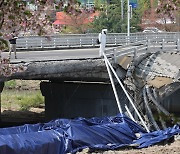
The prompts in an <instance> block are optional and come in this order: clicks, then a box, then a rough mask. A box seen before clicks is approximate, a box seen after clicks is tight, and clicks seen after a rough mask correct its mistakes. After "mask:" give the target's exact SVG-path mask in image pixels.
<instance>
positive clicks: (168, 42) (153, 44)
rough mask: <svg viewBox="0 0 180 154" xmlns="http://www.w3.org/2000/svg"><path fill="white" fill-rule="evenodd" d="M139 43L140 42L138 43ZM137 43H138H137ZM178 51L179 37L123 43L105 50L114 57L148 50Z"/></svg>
mask: <svg viewBox="0 0 180 154" xmlns="http://www.w3.org/2000/svg"><path fill="white" fill-rule="evenodd" d="M139 43H140V44H139ZM138 44H139V45H138ZM174 50H175V51H180V39H179V38H176V39H174V38H173V39H170V38H167V39H150V40H145V41H142V42H139V41H138V42H134V43H132V44H129V45H124V46H120V47H116V48H111V49H108V50H105V53H106V54H109V55H114V59H115V62H116V59H117V58H118V57H121V56H127V55H134V53H135V52H136V54H145V53H148V52H157V51H174Z"/></svg>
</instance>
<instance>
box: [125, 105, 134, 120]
mask: <svg viewBox="0 0 180 154" xmlns="http://www.w3.org/2000/svg"><path fill="white" fill-rule="evenodd" d="M125 109H126V111H127V113H128V114H129V117H130V118H131V119H132V120H133V121H134V122H136V120H135V119H134V117H133V116H132V114H131V112H130V111H129V109H128V107H127V105H126V104H125Z"/></svg>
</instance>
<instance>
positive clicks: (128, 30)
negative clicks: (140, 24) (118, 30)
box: [127, 0, 130, 39]
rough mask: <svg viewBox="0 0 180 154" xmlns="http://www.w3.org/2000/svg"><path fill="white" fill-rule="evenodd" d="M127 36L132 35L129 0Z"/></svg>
mask: <svg viewBox="0 0 180 154" xmlns="http://www.w3.org/2000/svg"><path fill="white" fill-rule="evenodd" d="M127 36H128V39H129V36H130V7H129V0H127Z"/></svg>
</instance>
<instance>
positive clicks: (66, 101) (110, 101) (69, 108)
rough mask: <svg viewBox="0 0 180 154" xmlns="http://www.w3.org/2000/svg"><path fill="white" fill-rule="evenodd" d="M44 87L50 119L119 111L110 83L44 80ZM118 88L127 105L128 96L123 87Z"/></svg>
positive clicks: (46, 111)
mask: <svg viewBox="0 0 180 154" xmlns="http://www.w3.org/2000/svg"><path fill="white" fill-rule="evenodd" d="M40 89H41V92H42V95H43V96H44V97H45V116H46V120H52V119H55V118H77V117H85V118H90V117H94V116H96V117H103V116H113V115H116V114H117V113H119V112H118V107H117V104H116V101H115V98H114V94H113V90H112V87H111V85H110V84H104V83H103V84H102V83H101V84H100V83H73V82H59V83H58V82H41V84H40ZM117 90H118V95H119V96H120V101H122V104H124V102H127V99H126V97H125V95H124V94H123V92H122V90H121V88H120V87H119V86H117ZM122 106H124V105H122ZM123 110H125V109H124V108H123Z"/></svg>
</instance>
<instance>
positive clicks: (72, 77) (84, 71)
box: [0, 33, 180, 129]
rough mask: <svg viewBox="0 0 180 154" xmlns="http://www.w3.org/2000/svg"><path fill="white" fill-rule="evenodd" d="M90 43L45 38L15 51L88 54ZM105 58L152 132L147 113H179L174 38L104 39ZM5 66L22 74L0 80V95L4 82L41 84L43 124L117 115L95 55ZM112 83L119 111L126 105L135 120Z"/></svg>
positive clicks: (179, 37) (90, 38) (179, 42)
mask: <svg viewBox="0 0 180 154" xmlns="http://www.w3.org/2000/svg"><path fill="white" fill-rule="evenodd" d="M96 38H97V35H95V34H89V35H87V34H85V35H67V36H66V35H63V36H52V37H50V38H49V37H48V38H47V37H37V36H32V37H27V38H26V37H25V38H20V39H19V40H18V41H17V42H18V44H17V48H18V50H19V51H18V52H19V53H20V52H22V51H23V52H24V51H27V52H28V51H29V50H32V51H33V50H34V51H33V52H37V50H47V51H46V52H48V53H50V52H51V51H52V50H54V49H56V50H62V49H66V50H68V49H69V50H70V48H73V50H77V49H76V48H85V49H84V50H91V49H90V48H96V49H98V45H97V44H96V43H95V41H96ZM92 50H93V49H92ZM39 54H41V53H39ZM105 55H106V56H107V57H108V60H109V62H110V63H111V65H112V66H113V68H114V70H115V72H116V74H117V75H118V77H119V79H120V80H121V81H122V83H123V85H124V86H125V88H126V90H127V92H128V94H129V96H130V97H131V99H132V100H133V102H134V103H135V105H136V107H137V109H139V110H140V111H141V112H144V111H143V110H146V111H145V112H146V113H148V115H149V117H148V118H149V119H150V121H151V123H153V126H154V127H155V129H158V127H157V126H156V124H155V123H154V120H153V116H152V112H151V109H152V110H155V109H156V108H157V111H158V112H163V113H164V114H165V115H167V116H168V115H170V113H176V114H178V113H179V108H180V104H179V102H178V98H179V94H180V90H179V89H180V84H179V81H180V60H179V59H180V33H158V34H144V33H138V34H131V36H130V37H129V38H127V37H126V36H125V35H124V34H119V35H118V34H109V35H108V36H107V49H106V50H105ZM27 59H28V60H27ZM11 63H12V64H14V65H19V64H22V65H24V66H26V67H27V69H26V70H25V71H24V72H19V73H15V74H12V75H11V76H9V77H1V79H0V82H1V85H2V86H1V90H3V83H4V82H6V81H8V80H13V79H22V80H41V84H40V89H41V92H42V95H43V96H44V98H45V115H46V119H47V120H50V119H54V118H57V117H58V118H75V117H79V116H81V117H92V116H99V117H102V116H110V115H116V114H117V113H118V112H119V110H118V107H117V104H116V100H115V97H114V93H113V90H112V87H111V84H110V79H109V75H108V72H107V68H106V65H105V60H104V58H102V57H99V56H98V54H96V56H93V57H86V56H84V57H82V56H80V58H79V57H78V58H77V57H76V58H66V59H62V57H61V58H58V57H56V58H54V59H52V58H50V59H48V57H46V58H44V59H41V58H39V59H33V58H32V59H31V60H30V59H29V57H25V58H23V59H17V60H13V59H12V60H11ZM112 76H113V74H112ZM113 77H114V76H113ZM114 78H115V77H114ZM114 81H115V85H116V89H117V93H118V96H119V101H120V103H121V106H122V110H123V112H127V110H126V109H127V108H126V107H127V106H128V108H129V111H130V112H131V113H132V115H133V116H135V117H136V113H134V111H133V108H132V107H131V105H130V103H129V100H128V99H127V97H126V95H125V94H124V92H123V90H122V87H121V86H120V85H119V84H118V82H117V80H116V79H115V80H114ZM125 104H127V106H126V105H125ZM149 109H150V110H149ZM127 114H128V112H127ZM129 116H131V115H129Z"/></svg>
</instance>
